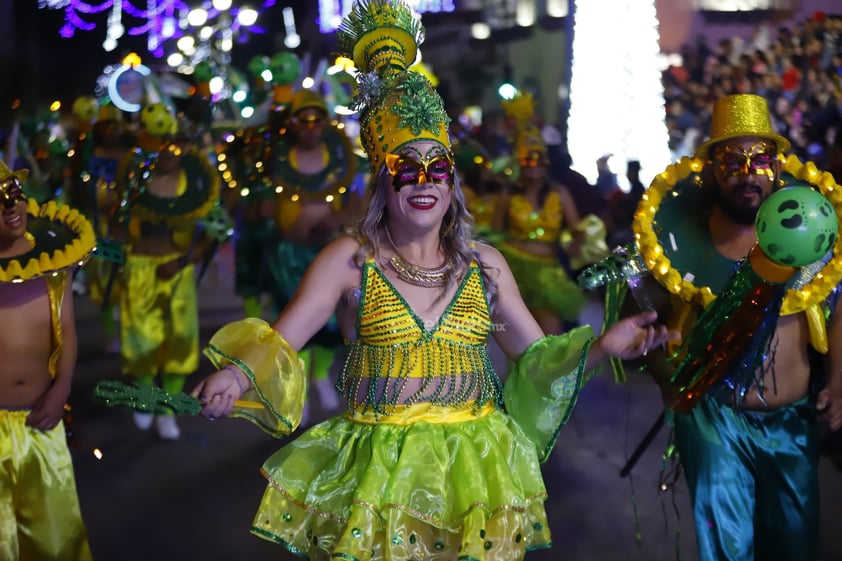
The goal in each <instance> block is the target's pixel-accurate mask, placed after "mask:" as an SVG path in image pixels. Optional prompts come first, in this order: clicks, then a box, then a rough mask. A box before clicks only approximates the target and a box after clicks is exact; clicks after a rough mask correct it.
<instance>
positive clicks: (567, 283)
mask: <svg viewBox="0 0 842 561" xmlns="http://www.w3.org/2000/svg"><path fill="white" fill-rule="evenodd" d="M503 107H504V110H505V112H506V115H507V117H508V118H509V119H511V120H512V122H513V124H514V130H515V132H514V156H516V158H517V178H516V181H515V184H514V189H513V190H511V189H507V190H504V192H503V193H502V194H501V195H500V197H499V198H498V201H497V206H496V208H497V213H498V214H497V217H496V224H497V229H498V230H500V231H503V232H505V233H506V241H505V242H503V243H500V244H498V245H497V247H498V249H499V250H500V251H501V253H502V254H503V255H504V256H505V258H506V262H507V263H508V264H509V267H511V269H512V272H513V273H514V275H515V278H516V279H517V283H518V288H519V289H520V292H521V294H522V295H523V300H524V301H525V302H526V305H527V306H528V307H529V310H530V311H531V312H532V314H533V315H534V316H535V318H536V319H537V320H538V323H539V324H540V325H541V327H542V329H543V330H544V332H545V333H556V334H557V333H561V332H562V331H563V329H564V326H565V325H568V326H569V325H575V324H576V323H577V322H578V318H579V314H580V312H581V311H582V308H583V306H584V305H585V302H586V298H585V295H584V294H583V293H582V291H581V290H580V289H579V287H578V286H577V285H576V283H575V282H574V281H573V280H572V279H571V278H570V274H572V271H573V269H574V268H575V269H579V268H580V267H582V266H584V264H586V263H583V262H582V257H583V256H585V255H587V254H588V252H592V249H593V248H594V247H598V248H602V247H604V246H605V225H604V224H603V223H602V221H601V220H600V219H598V218H597V217H596V216H593V215H589V216H588V217H586V218H587V219H586V220H581V219H580V216H579V212H578V210H577V208H576V203H575V201H574V200H573V197H572V195H571V194H570V192H569V191H568V190H567V188H565V187H564V186H563V185H559V184H557V183H554V182H552V181H551V179H550V177H549V165H550V160H549V156H548V154H547V147H546V145H545V144H544V140H543V138H542V136H541V131H540V130H539V129H538V127H537V126H535V125H534V124H533V123H532V118H533V113H534V110H533V103H532V96H531V95H530V94H528V93H522V92H521V93H519V94H518V95H517V96H515V97H514V99H512V100H509V101H506V102H504V105H503ZM566 229H570V230H571V232H572V241H571V242H570V243H569V244H568V245H567V247H566V248H563V247H562V245H561V244H562V235H563V233H564V231H565V230H566ZM605 253H607V251H605V252H598V257H597V258H596V259H594V260H593V261H598V260H599V259H601V258H602V257H604V256H605ZM593 261H591V262H593ZM574 263H575V266H574Z"/></svg>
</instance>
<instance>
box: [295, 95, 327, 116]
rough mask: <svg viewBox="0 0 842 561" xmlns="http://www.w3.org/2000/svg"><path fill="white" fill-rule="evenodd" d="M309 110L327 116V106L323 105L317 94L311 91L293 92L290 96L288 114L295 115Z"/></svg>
mask: <svg viewBox="0 0 842 561" xmlns="http://www.w3.org/2000/svg"><path fill="white" fill-rule="evenodd" d="M310 108H313V109H318V110H319V111H321V112H322V113H324V114H325V115H328V114H329V113H328V110H327V104H325V100H324V98H323V97H322V96H321V95H320V94H319V93H318V92H314V91H313V90H298V91H297V92H295V95H293V96H292V103H290V106H289V112H290V113H291V114H292V115H295V114H296V113H298V112H299V111H302V110H304V109H310Z"/></svg>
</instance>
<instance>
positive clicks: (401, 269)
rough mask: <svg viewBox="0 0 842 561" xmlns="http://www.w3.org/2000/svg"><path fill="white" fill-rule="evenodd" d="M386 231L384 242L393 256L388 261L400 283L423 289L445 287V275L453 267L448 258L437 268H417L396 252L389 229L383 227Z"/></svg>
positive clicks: (451, 261)
mask: <svg viewBox="0 0 842 561" xmlns="http://www.w3.org/2000/svg"><path fill="white" fill-rule="evenodd" d="M384 229H385V231H386V240H387V241H388V242H389V245H390V246H392V251H394V252H395V256H394V257H392V258H391V259H389V263H391V265H392V268H393V269H394V270H395V272H396V273H397V274H398V278H399V279H401V280H402V281H405V282H408V283H409V284H414V285H415V286H422V287H424V288H436V287H441V286H445V285H446V284H447V273H448V271H450V269H451V268H452V267H453V260H451V259H450V258H449V257H448V258H447V259H445V261H444V263H443V264H441V265H439V266H438V267H434V268H432V269H428V268H426V267H419V266H418V265H414V264H412V263H410V262H409V261H407V259H406V258H405V257H404V256H403V255H401V252H400V251H398V248H397V246H396V245H395V242H394V241H393V240H392V234H391V233H390V232H389V227H388V226H384Z"/></svg>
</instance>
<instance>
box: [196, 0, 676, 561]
mask: <svg viewBox="0 0 842 561" xmlns="http://www.w3.org/2000/svg"><path fill="white" fill-rule="evenodd" d="M422 38H423V27H422V26H421V23H420V21H419V20H418V19H416V17H415V15H414V14H413V12H412V10H411V8H410V7H409V5H407V4H406V3H405V2H403V1H399V0H368V1H366V2H357V3H355V4H354V6H353V7H352V9H351V12H350V14H349V15H348V16H347V17H346V19H344V20H343V22H342V24H341V26H340V29H339V39H340V43H339V44H340V48H341V49H342V50H343V51H344V52H347V53H348V56H352V55H351V53H353V56H354V61H355V63H356V64H357V67H358V68H359V69H360V72H361V74H360V77H359V79H360V98H359V99H358V101H359V102H360V108H361V109H362V118H361V127H362V134H361V139H362V142H363V145H364V146H365V148H366V151H367V153H368V156H369V161H370V165H371V168H372V172H373V177H374V182H373V185H372V186H371V193H370V204H369V207H368V209H367V212H366V214H365V216H364V217H363V218H362V220H361V221H360V222H359V224H358V225H357V227H356V230H355V232H354V234H353V235H348V236H343V237H341V238H339V239H338V240H335V241H333V242H332V243H330V244H328V245H327V246H326V247H325V249H323V250H322V251H321V252H320V253H319V254H318V256H317V257H316V258H315V260H314V261H313V262H312V264H311V265H310V267H309V268H308V270H307V272H306V273H305V276H304V279H303V281H302V282H301V284H300V285H299V286H298V290H297V292H296V293H295V296H293V299H292V301H291V302H290V303H289V305H288V306H287V307H286V308H285V309H284V310H283V311H282V312H281V314H280V316H279V317H278V319H277V320H276V321H275V323H274V324H273V325H271V326H270V325H269V324H267V323H266V322H263V321H260V320H256V319H246V320H243V321H239V322H235V323H232V324H229V325H227V326H225V327H223V328H222V329H221V330H220V331H219V332H217V333H216V334H215V335H214V336H213V338H212V339H211V341H210V343H209V347H208V349H207V351H206V353H207V354H208V356H209V357H210V358H211V360H212V361H213V363H214V364H215V366H217V367H218V368H221V370H219V371H218V372H215V373H214V374H212V375H210V376H209V377H208V378H206V379H205V380H203V381H202V382H200V384H199V385H198V386H197V387H196V388H195V389H194V391H193V392H192V393H193V395H194V396H196V397H198V398H199V399H200V400H202V401H203V402H204V403H205V407H204V409H203V414H205V415H206V416H208V417H210V418H214V417H218V416H220V415H228V414H231V415H234V416H241V417H245V418H249V419H251V420H252V421H254V422H256V423H257V424H258V425H259V426H261V427H262V428H264V429H265V430H267V431H268V432H270V433H272V434H275V435H276V436H279V435H282V434H287V433H289V432H290V431H292V430H294V429H295V428H296V426H297V425H298V421H299V420H300V416H301V410H302V407H303V402H304V400H305V392H306V387H307V382H306V377H305V376H304V373H303V372H302V368H301V363H300V359H299V357H298V353H297V351H298V350H299V349H301V348H303V347H304V346H305V345H306V344H307V342H308V340H309V339H310V338H311V337H312V336H313V335H314V334H315V333H316V332H317V331H318V330H319V329H321V327H322V326H323V325H324V324H325V323H326V322H327V321H328V320H329V318H330V317H331V316H332V315H333V314H334V313H335V314H336V315H337V318H338V321H339V325H340V327H341V329H342V333H343V335H344V337H345V339H346V341H347V352H348V358H347V361H346V363H345V368H344V371H343V373H342V376H341V378H340V382H339V388H340V389H341V391H342V393H343V395H344V397H345V398H346V400H347V402H348V410H347V411H346V412H345V413H344V414H343V415H341V416H339V417H335V418H332V419H329V420H327V421H325V422H323V423H320V424H318V425H316V426H315V427H313V428H311V429H310V430H308V431H306V432H304V433H303V434H301V435H300V436H299V437H298V438H297V439H295V440H294V441H292V442H290V443H288V444H287V445H286V446H285V447H283V448H282V449H281V450H280V451H278V452H277V453H276V454H275V455H273V456H272V457H271V458H269V459H268V460H267V462H266V463H265V464H264V466H263V473H264V474H265V476H266V478H267V479H268V482H269V483H268V486H267V489H266V492H265V494H264V497H263V500H262V501H261V505H260V508H259V511H258V513H257V515H256V517H255V519H254V522H253V525H252V532H253V533H255V534H256V535H258V536H260V537H263V538H265V539H268V540H271V541H274V542H276V543H278V544H281V545H283V546H285V547H286V548H287V549H289V550H290V551H292V552H294V553H296V554H298V555H301V556H307V557H308V558H309V559H314V560H317V559H324V560H326V559H336V558H347V559H412V558H422V557H423V558H424V559H432V560H435V559H453V558H454V557H455V556H457V555H459V556H460V557H463V558H466V559H468V558H471V559H486V560H518V559H522V558H523V556H524V555H525V554H526V552H527V551H528V550H532V549H535V548H541V547H549V546H550V545H551V541H550V533H549V527H548V524H547V518H546V513H545V511H544V506H543V502H544V500H545V499H546V490H545V487H544V484H543V481H542V478H541V470H540V464H539V462H540V460H543V459H546V458H547V456H548V454H549V453H550V451H551V449H552V447H553V444H554V441H555V437H556V435H557V433H558V430H559V429H560V427H561V425H563V424H564V422H565V421H566V419H567V416H568V415H569V413H570V409H571V408H572V406H573V405H574V403H575V401H576V398H577V395H578V392H579V389H580V388H581V387H582V385H583V384H584V382H585V380H586V379H587V377H588V375H589V373H591V372H592V371H593V369H594V368H595V367H596V366H597V365H598V363H599V361H600V359H601V358H602V357H604V356H605V355H606V354H611V355H615V356H621V357H623V358H631V357H633V356H637V355H639V354H641V353H642V352H644V351H645V350H646V349H647V348H649V347H651V346H653V345H659V344H662V343H663V342H664V341H665V340H666V339H667V338H668V333H667V331H666V329H665V328H664V327H663V326H656V325H654V324H653V323H652V322H653V321H654V319H655V314H654V313H648V314H643V315H640V316H637V317H635V318H629V319H627V320H624V321H623V322H621V323H619V324H617V325H616V326H614V328H612V329H611V330H609V331H608V332H607V333H605V334H604V335H602V336H601V337H600V338H598V339H596V340H594V338H593V331H592V330H591V328H590V327H581V328H579V329H577V330H575V331H573V332H571V333H568V334H565V335H563V336H549V337H544V333H543V332H542V331H541V329H540V326H539V325H538V324H537V323H536V322H535V320H534V319H533V317H532V316H531V315H530V313H529V311H528V310H527V308H526V307H525V306H524V304H523V302H522V300H521V299H520V296H519V294H518V291H517V287H516V285H515V281H514V279H513V277H512V275H511V272H510V270H509V268H508V266H507V265H506V262H505V260H504V259H503V258H502V256H501V255H500V254H499V253H498V252H497V251H496V250H495V249H493V248H491V247H490V246H487V245H485V244H482V243H475V242H473V240H472V238H471V235H472V231H471V228H470V225H469V223H468V222H467V221H466V210H465V205H464V197H463V194H462V192H461V189H460V186H459V179H458V175H457V173H456V171H455V169H454V166H453V156H452V154H451V145H450V139H449V137H448V130H447V124H448V120H449V119H448V117H447V114H446V112H445V110H444V105H443V102H442V100H441V98H440V97H439V96H438V94H437V93H436V91H435V90H434V89H433V87H432V86H431V85H430V84H429V82H428V81H427V79H426V78H425V77H424V76H422V75H421V74H417V73H414V72H409V71H407V70H406V68H407V66H408V64H409V63H410V62H411V61H414V60H415V58H416V55H417V45H418V44H420V42H421V40H422ZM387 133H388V134H387ZM495 326H498V327H499V328H497V329H495V328H494V327H495ZM492 333H493V335H494V336H495V337H496V339H497V341H498V342H499V344H500V346H501V347H502V348H503V349H504V350H505V351H506V353H507V354H508V355H509V356H510V357H511V358H512V359H513V360H514V359H516V360H517V366H516V368H515V371H514V372H513V373H512V374H511V375H510V376H509V378H508V381H507V385H506V387H505V388H503V387H502V385H501V382H500V379H499V378H498V376H497V375H496V373H495V372H494V371H493V368H492V366H491V363H490V361H489V359H488V354H487V340H488V337H489V335H491V334H492ZM550 365H552V366H550ZM504 394H505V398H506V406H505V407H506V410H507V411H508V413H509V414H507V413H505V412H504V411H503V399H504ZM527 395H530V396H531V399H530V398H529V397H527ZM539 396H540V397H539ZM237 398H242V399H244V400H247V401H257V402H260V403H262V404H263V405H264V408H263V410H255V409H240V408H239V407H238V408H234V405H233V404H234V400H235V399H237Z"/></svg>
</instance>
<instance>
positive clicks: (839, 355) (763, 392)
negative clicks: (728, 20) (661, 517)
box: [634, 94, 842, 561]
mask: <svg viewBox="0 0 842 561" xmlns="http://www.w3.org/2000/svg"><path fill="white" fill-rule="evenodd" d="M789 147H790V143H789V141H788V140H787V139H786V138H784V137H782V136H780V135H778V134H776V133H775V132H774V131H773V130H772V126H771V119H770V116H769V111H768V107H767V104H766V101H765V99H763V98H762V97H759V96H756V95H750V94H738V95H732V96H727V97H723V98H721V99H719V100H717V101H716V103H715V105H714V110H713V119H712V127H711V136H710V139H709V140H707V141H706V142H704V143H703V144H702V145H701V146H699V148H698V151H697V153H696V157H695V158H693V159H685V160H683V161H682V162H679V163H677V164H673V165H672V166H670V167H669V168H668V169H667V170H666V172H665V173H664V174H661V175H660V176H659V178H656V180H655V181H653V184H652V186H650V188H649V190H648V191H647V194H646V195H645V196H644V199H643V202H642V203H641V205H640V207H639V208H638V212H637V214H636V218H635V224H634V229H635V233H636V236H637V239H638V249H639V250H640V253H641V255H642V257H643V259H644V261H645V262H646V263H655V262H659V263H666V265H664V266H663V267H652V266H650V268H651V272H652V277H653V278H654V279H655V280H657V281H658V282H659V284H660V285H661V286H660V287H658V286H657V285H653V287H652V288H653V292H652V295H653V296H654V298H653V300H655V301H656V302H658V304H657V307H658V308H659V313H660V317H661V318H663V319H664V320H666V322H667V324H668V325H671V326H674V327H675V328H677V329H679V330H680V331H681V332H682V333H683V334H684V335H685V336H686V335H687V334H688V333H690V331H691V330H692V329H693V327H694V323H695V322H696V321H697V320H698V318H699V315H700V314H701V312H702V310H703V309H704V308H705V307H706V306H708V305H709V304H710V303H711V302H712V300H713V298H714V297H715V296H716V295H717V294H725V292H724V289H725V287H726V284H728V283H729V281H730V279H731V277H732V273H733V272H734V271H735V267H736V265H737V263H738V262H740V261H741V260H743V259H744V258H746V256H747V255H748V254H749V251H750V250H752V248H753V247H754V246H755V245H756V243H757V235H756V231H755V218H756V216H757V213H758V209H759V208H760V206H761V204H762V203H763V202H764V201H765V200H766V199H767V197H769V196H770V195H771V194H772V193H773V192H774V191H776V190H778V189H779V188H781V187H782V186H784V185H787V184H790V183H795V182H796V181H795V177H798V179H799V183H805V182H806V183H810V184H811V185H810V186H812V187H814V188H816V189H819V190H822V189H829V188H830V187H833V186H835V182H834V181H833V178H832V177H831V176H830V175H829V174H820V173H818V172H817V171H816V170H815V168H814V167H811V166H812V164H808V165H806V166H805V165H803V164H802V163H801V162H799V161H798V159H797V158H795V157H794V156H790V157H789V158H786V159H785V158H784V156H783V154H784V152H785V151H786V150H787V149H788V148H789ZM808 187H809V186H808ZM802 188H807V187H802ZM835 189H838V186H835ZM838 213H839V210H838V208H837V214H838ZM834 251H835V250H834ZM811 267H812V266H811ZM805 269H806V268H805ZM815 269H816V270H818V269H820V273H821V274H819V275H817V276H814V277H810V276H802V277H801V278H799V279H798V282H797V284H793V285H792V286H791V288H790V290H789V291H788V292H787V295H786V296H785V297H784V299H783V305H782V308H781V312H780V315H779V317H777V316H778V314H777V313H776V312H775V313H774V315H775V317H772V318H770V320H771V321H776V322H777V323H776V327H775V329H776V331H774V334H773V336H772V339H771V346H770V351H769V352H768V354H767V355H765V356H763V357H762V360H763V363H764V364H763V366H762V367H761V368H759V369H757V370H755V369H754V367H750V368H749V367H745V366H735V367H734V368H732V369H731V370H728V371H727V376H725V377H724V378H722V379H721V381H717V382H715V383H713V384H712V385H711V388H710V389H709V390H708V391H707V392H706V393H705V394H704V395H702V396H701V398H699V399H698V401H697V402H695V403H694V404H691V405H689V406H688V407H681V406H680V404H681V400H682V399H684V397H683V396H682V395H677V394H678V389H677V388H676V384H674V383H673V382H672V381H671V377H672V374H674V372H675V370H674V368H675V364H676V362H670V361H668V360H667V356H668V354H669V352H670V351H673V350H675V349H672V348H670V349H668V350H667V352H664V351H661V350H659V351H657V352H652V353H649V355H648V356H647V358H646V360H647V366H648V368H649V370H650V371H651V372H653V374H654V375H655V378H656V380H657V381H658V382H659V384H660V385H661V389H662V392H663V394H664V397H665V401H666V403H667V406H668V408H669V409H670V410H671V411H670V413H674V416H673V417H672V418H673V419H674V427H675V444H676V447H677V450H678V456H679V459H680V461H681V464H682V466H683V468H684V473H685V474H686V479H687V482H688V485H689V488H690V493H691V497H692V501H693V513H694V519H695V527H696V536H697V542H698V546H699V554H700V558H701V559H702V560H703V561H722V560H729V561H738V560H739V561H750V560H755V559H756V560H758V561H761V560H778V559H780V560H783V559H786V560H788V561H802V560H803V561H814V560H815V559H816V558H817V551H818V544H819V537H818V525H819V509H818V482H817V472H816V469H817V463H818V452H819V432H818V429H819V425H818V422H817V421H818V420H821V421H824V422H826V423H827V424H828V425H829V426H830V427H831V428H833V429H838V428H839V427H840V426H842V349H840V348H839V346H838V345H836V346H835V347H836V348H833V346H832V345H831V346H830V350H829V354H828V358H829V364H830V368H829V370H828V373H829V374H828V380H827V384H826V386H825V387H824V388H823V389H821V390H820V391H819V392H818V394H817V395H816V396H812V397H811V396H810V393H809V390H810V374H811V372H810V361H809V359H810V352H811V351H810V349H809V348H810V347H813V348H814V349H816V350H818V351H820V352H828V347H829V345H828V340H831V341H832V340H837V341H838V338H839V337H840V336H842V331H840V327H842V314H839V313H833V314H832V315H830V318H831V319H830V320H829V322H828V323H826V322H825V317H826V315H825V313H824V308H825V307H826V302H825V300H826V298H827V297H828V296H829V295H830V292H831V291H832V288H833V287H834V286H835V285H836V284H837V283H838V282H839V280H840V276H842V271H840V265H839V264H837V263H836V261H835V259H834V260H831V261H830V262H828V263H827V265H825V266H824V267H822V262H819V263H818V266H817V267H816V268H815ZM813 274H815V270H814V271H813ZM821 277H826V278H827V279H835V282H829V283H825V282H824V280H821ZM815 279H820V280H821V282H822V284H821V285H819V284H818V282H819V281H816V280H815ZM827 279H825V280H827ZM729 286H730V285H729ZM664 289H665V290H664ZM661 296H663V297H661ZM725 297H726V296H720V298H725ZM772 325H773V326H774V325H775V324H772ZM752 333H756V332H754V331H752ZM705 356H709V355H705ZM758 360H761V359H758ZM737 362H739V361H737ZM741 375H742V377H743V378H742V379H744V380H747V382H746V383H745V384H744V385H742V386H730V385H728V381H729V380H731V381H732V382H733V380H734V379H735V378H737V377H740V376H741ZM683 395H684V396H686V392H684V394H683Z"/></svg>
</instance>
